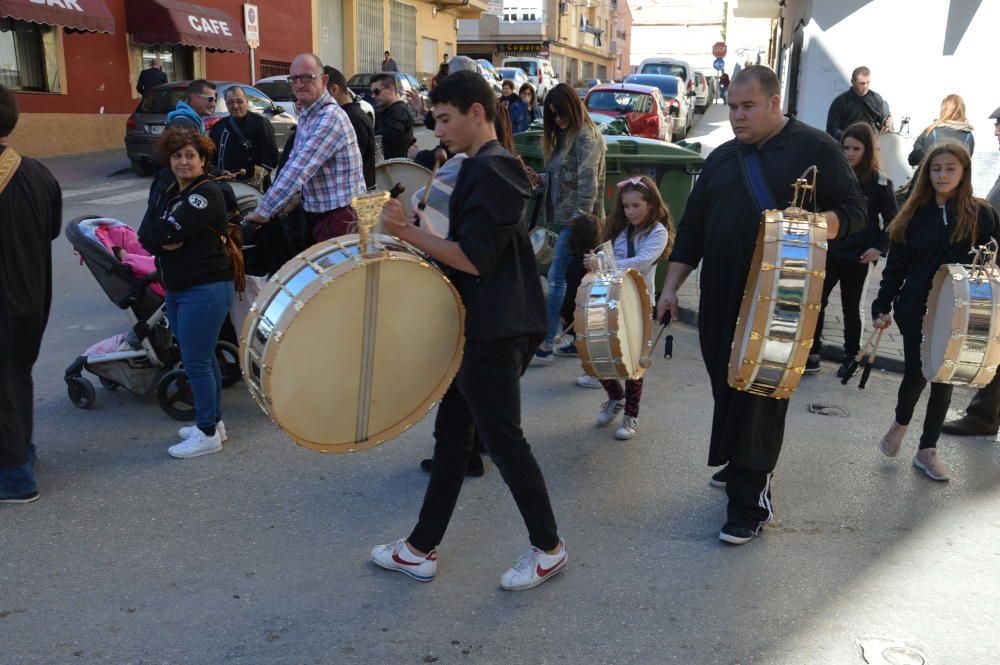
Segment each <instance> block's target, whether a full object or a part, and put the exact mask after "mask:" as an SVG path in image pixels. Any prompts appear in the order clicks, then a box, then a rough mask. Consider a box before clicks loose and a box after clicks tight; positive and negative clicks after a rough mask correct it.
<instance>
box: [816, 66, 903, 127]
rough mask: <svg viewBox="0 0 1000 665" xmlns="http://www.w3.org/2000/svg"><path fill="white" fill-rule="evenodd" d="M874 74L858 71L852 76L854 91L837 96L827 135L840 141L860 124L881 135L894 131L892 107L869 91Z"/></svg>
mask: <svg viewBox="0 0 1000 665" xmlns="http://www.w3.org/2000/svg"><path fill="white" fill-rule="evenodd" d="M871 74H872V73H871V70H870V69H868V68H867V67H858V68H857V69H855V70H854V71H853V72H851V87H850V89H849V90H847V91H845V92H843V93H841V94H839V95H837V97H836V98H835V99H834V100H833V103H832V104H830V111H829V112H828V113H827V115H826V132H827V134H829V135H830V136H832V137H833V138H835V139H837V140H838V141H839V140H840V139H841V137H842V136H843V135H844V130H845V129H847V128H848V127H850V126H851V125H853V124H854V123H856V122H866V123H868V124H869V125H871V126H872V129H874V130H875V134H876V135H878V134H880V133H881V132H882V131H887V130H891V129H892V114H891V113H890V111H889V104H888V103H886V101H885V100H884V99H882V96H881V95H879V94H878V93H877V92H875V91H874V90H872V89H871V88H870V87H869V83H870V81H871Z"/></svg>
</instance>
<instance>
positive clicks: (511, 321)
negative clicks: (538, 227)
mask: <svg viewBox="0 0 1000 665" xmlns="http://www.w3.org/2000/svg"><path fill="white" fill-rule="evenodd" d="M530 193H531V186H530V184H529V183H528V176H527V174H526V173H525V171H524V166H522V164H521V162H520V161H518V159H517V158H516V157H514V156H513V155H511V154H510V153H509V152H507V151H506V150H504V149H503V148H502V147H500V144H499V143H497V142H496V141H490V142H489V143H487V144H486V145H484V146H483V147H482V148H481V149H480V150H479V152H478V153H476V155H475V156H474V157H469V158H468V159H466V160H464V161H463V162H462V168H461V170H460V171H459V172H458V179H457V180H456V181H455V189H454V190H453V191H452V194H451V200H450V202H449V207H448V213H449V218H450V220H449V226H448V238H449V239H450V240H454V241H457V242H458V244H459V246H460V247H461V248H462V251H463V252H464V253H465V255H466V256H467V257H468V259H469V260H470V261H471V262H472V264H473V265H474V266H476V269H477V270H478V271H479V275H478V276H477V275H471V274H469V273H466V272H462V271H460V270H455V269H452V270H450V271H449V275H448V276H449V277H450V278H451V280H452V282H454V284H455V288H456V289H458V292H459V294H460V295H461V296H462V302H463V303H465V312H466V313H465V336H466V338H467V339H469V340H470V341H473V342H493V341H497V340H501V339H505V338H509V337H521V336H541V335H543V334H544V333H545V330H546V327H547V326H546V313H545V299H544V298H543V296H542V287H541V283H540V282H539V280H538V266H537V265H536V263H535V252H534V250H533V249H532V246H531V238H530V237H529V235H528V225H527V224H526V223H525V221H524V216H523V214H522V212H523V210H524V205H525V201H526V200H527V198H528V196H529V194H530Z"/></svg>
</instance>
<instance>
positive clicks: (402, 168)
mask: <svg viewBox="0 0 1000 665" xmlns="http://www.w3.org/2000/svg"><path fill="white" fill-rule="evenodd" d="M430 179H431V172H430V171H429V170H427V169H425V168H424V167H423V166H421V165H420V164H417V163H416V162H414V161H413V160H410V159H387V160H386V161H384V162H381V163H379V164H377V165H376V166H375V191H382V192H388V191H390V190H392V188H393V187H395V186H396V183H399V184H401V185H402V186H403V187H405V189H404V190H403V191H404V192H405V193H406V195H405V196H400V197H399V202H400V203H402V204H403V211H404V212H405V213H406V217H407V219H409V218H410V217H412V216H413V203H412V202H411V200H410V198H411V196H412V195H413V194H414V193H415V192H416V191H417V190H418V189H420V188H421V187H426V186H427V183H428V182H430Z"/></svg>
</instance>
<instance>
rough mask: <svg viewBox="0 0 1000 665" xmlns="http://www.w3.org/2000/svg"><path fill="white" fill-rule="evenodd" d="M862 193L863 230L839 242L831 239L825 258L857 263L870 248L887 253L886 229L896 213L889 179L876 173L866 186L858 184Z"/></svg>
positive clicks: (887, 237) (896, 204) (896, 207)
mask: <svg viewBox="0 0 1000 665" xmlns="http://www.w3.org/2000/svg"><path fill="white" fill-rule="evenodd" d="M861 193H862V194H864V195H865V198H866V199H868V209H867V216H866V224H865V229H864V230H863V231H858V232H857V233H854V234H851V235H849V236H846V237H844V238H840V239H839V240H831V241H830V246H829V249H828V250H827V256H832V257H835V258H838V259H846V260H852V259H853V260H854V261H855V262H858V261H860V259H861V255H862V254H864V253H865V252H866V251H867V250H869V249H871V248H872V247H874V248H875V249H877V250H879V251H880V252H882V254H883V255H884V254H885V253H886V252H887V251H888V250H889V236H888V235H886V232H885V229H886V228H887V227H888V226H889V222H891V221H892V218H893V217H895V216H896V213H897V212H899V204H898V203H896V191H895V189H894V188H893V186H892V180H889V178H887V177H886V176H885V175H884V174H882V173H879V174H877V175H876V177H874V178H872V179H871V180H870V181H869V182H868V183H867V184H864V185H861ZM880 218H881V222H880V221H879V219H880Z"/></svg>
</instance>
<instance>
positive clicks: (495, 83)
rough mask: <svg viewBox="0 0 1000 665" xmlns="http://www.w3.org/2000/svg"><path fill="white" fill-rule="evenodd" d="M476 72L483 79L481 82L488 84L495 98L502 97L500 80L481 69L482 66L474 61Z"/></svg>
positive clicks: (485, 69) (484, 68)
mask: <svg viewBox="0 0 1000 665" xmlns="http://www.w3.org/2000/svg"><path fill="white" fill-rule="evenodd" d="M487 62H488V61H487ZM476 71H477V72H479V75H480V76H482V77H483V80H484V81H486V83H488V84H489V86H490V87H491V88H492V89H493V92H495V93H496V95H497V97H500V96H502V95H503V83H501V82H500V79H499V78H497V76H496V75H495V74H494V72H493V71H490V70H489V69H487V68H486V67H483V64H482V63H481V62H480V61H478V60H477V61H476Z"/></svg>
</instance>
